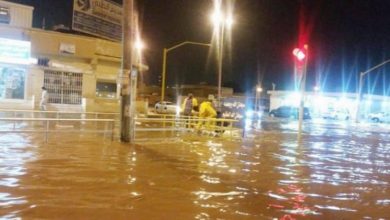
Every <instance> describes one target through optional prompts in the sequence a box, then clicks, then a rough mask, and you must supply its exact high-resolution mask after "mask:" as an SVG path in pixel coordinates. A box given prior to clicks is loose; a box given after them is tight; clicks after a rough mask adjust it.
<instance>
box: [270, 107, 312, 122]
mask: <svg viewBox="0 0 390 220" xmlns="http://www.w3.org/2000/svg"><path fill="white" fill-rule="evenodd" d="M269 115H270V116H271V117H278V118H295V119H298V118H299V108H297V107H291V106H281V107H279V108H277V109H274V110H272V111H270V113H269ZM303 119H311V116H310V111H309V109H308V108H306V107H305V108H303Z"/></svg>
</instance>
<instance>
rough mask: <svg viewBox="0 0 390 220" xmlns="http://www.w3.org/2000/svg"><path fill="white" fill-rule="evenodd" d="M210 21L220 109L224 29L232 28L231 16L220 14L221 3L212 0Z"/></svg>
mask: <svg viewBox="0 0 390 220" xmlns="http://www.w3.org/2000/svg"><path fill="white" fill-rule="evenodd" d="M211 21H212V23H213V24H214V31H215V33H216V34H217V41H218V43H217V50H218V54H217V59H218V96H217V98H218V103H217V106H218V108H220V107H221V89H222V63H223V45H224V36H225V29H226V28H228V29H230V28H231V27H232V26H233V23H234V20H233V16H232V15H231V14H229V13H223V12H222V1H221V0H214V12H213V13H212V15H211Z"/></svg>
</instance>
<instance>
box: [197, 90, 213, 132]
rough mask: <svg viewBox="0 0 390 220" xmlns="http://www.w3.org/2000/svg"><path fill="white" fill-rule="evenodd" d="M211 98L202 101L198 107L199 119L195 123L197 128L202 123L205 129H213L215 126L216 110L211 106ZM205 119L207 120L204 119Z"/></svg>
mask: <svg viewBox="0 0 390 220" xmlns="http://www.w3.org/2000/svg"><path fill="white" fill-rule="evenodd" d="M212 102H213V100H212V99H210V98H209V99H208V100H207V101H204V102H202V104H200V107H199V118H200V119H201V120H200V121H199V123H198V125H197V129H198V130H200V129H201V128H202V126H203V125H205V128H206V129H207V130H213V127H214V126H215V120H214V119H215V118H216V117H217V112H216V111H215V109H214V107H213V103H212ZM205 119H207V120H205Z"/></svg>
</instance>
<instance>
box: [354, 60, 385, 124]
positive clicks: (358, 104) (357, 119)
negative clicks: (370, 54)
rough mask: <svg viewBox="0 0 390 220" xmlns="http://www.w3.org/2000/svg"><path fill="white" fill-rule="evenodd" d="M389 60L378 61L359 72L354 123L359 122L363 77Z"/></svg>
mask: <svg viewBox="0 0 390 220" xmlns="http://www.w3.org/2000/svg"><path fill="white" fill-rule="evenodd" d="M389 62H390V59H389V60H386V61H383V62H382V63H380V64H378V65H376V66H374V67H372V68H370V69H368V70H366V71H365V72H361V73H360V77H359V90H358V94H357V97H356V98H357V104H356V115H355V117H356V118H355V122H356V123H359V114H360V102H361V99H362V97H361V96H362V92H363V77H364V76H365V75H367V74H368V73H370V72H371V71H373V70H375V69H377V68H379V67H381V66H383V65H385V64H387V63H389Z"/></svg>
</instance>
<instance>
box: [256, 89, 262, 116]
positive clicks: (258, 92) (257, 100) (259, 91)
mask: <svg viewBox="0 0 390 220" xmlns="http://www.w3.org/2000/svg"><path fill="white" fill-rule="evenodd" d="M262 92H263V88H261V86H260V85H257V86H256V98H255V111H259V109H260V101H259V99H260V97H261V93H262Z"/></svg>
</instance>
